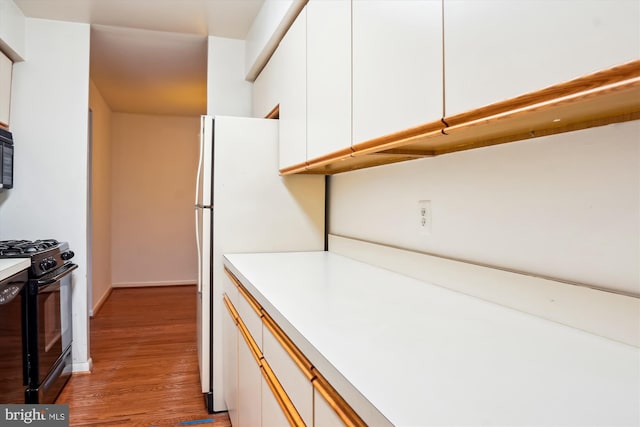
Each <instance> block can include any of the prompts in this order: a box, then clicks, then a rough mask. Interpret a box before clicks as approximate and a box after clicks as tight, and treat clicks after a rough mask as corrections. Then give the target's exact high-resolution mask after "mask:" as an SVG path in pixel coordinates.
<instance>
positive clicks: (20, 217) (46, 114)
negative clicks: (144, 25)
mask: <svg viewBox="0 0 640 427" xmlns="http://www.w3.org/2000/svg"><path fill="white" fill-rule="evenodd" d="M26 46H27V50H28V52H29V55H28V59H27V61H25V62H20V63H16V64H15V65H14V69H13V83H12V85H13V87H12V93H11V98H12V100H11V102H12V110H11V130H12V131H13V135H14V140H15V177H14V178H15V182H14V188H13V189H12V190H10V191H7V192H5V193H6V195H4V196H3V197H4V201H3V202H2V201H0V203H1V204H0V221H1V222H2V229H1V230H0V232H1V235H0V237H1V238H3V239H8V238H20V239H43V238H55V239H58V240H62V241H68V242H69V245H70V247H71V249H72V250H73V251H74V252H75V254H76V256H75V258H74V261H75V262H76V263H77V264H78V265H79V268H78V269H77V270H76V271H75V272H74V273H73V310H74V312H73V362H74V370H88V369H89V367H90V361H89V348H88V347H89V340H88V329H87V322H88V310H87V278H86V266H87V134H88V132H87V125H88V107H89V25H86V24H76V23H68V22H57V21H47V20H41V19H32V18H27V19H26Z"/></svg>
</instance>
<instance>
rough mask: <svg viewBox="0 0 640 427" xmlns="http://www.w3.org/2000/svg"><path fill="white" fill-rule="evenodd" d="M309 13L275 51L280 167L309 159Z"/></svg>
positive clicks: (292, 27)
mask: <svg viewBox="0 0 640 427" xmlns="http://www.w3.org/2000/svg"><path fill="white" fill-rule="evenodd" d="M306 32H307V12H306V9H303V10H302V11H301V12H300V14H299V15H298V17H297V19H296V20H295V21H294V23H293V24H292V25H291V27H290V28H289V31H287V34H286V35H285V36H284V38H283V39H282V41H281V42H280V46H279V47H278V51H277V52H276V55H277V61H278V69H279V71H280V72H279V73H278V90H279V91H280V154H279V158H280V168H284V167H287V166H293V165H296V164H299V163H303V162H305V161H306V160H307V80H306V79H307V62H306V58H307V45H306V43H307V36H306Z"/></svg>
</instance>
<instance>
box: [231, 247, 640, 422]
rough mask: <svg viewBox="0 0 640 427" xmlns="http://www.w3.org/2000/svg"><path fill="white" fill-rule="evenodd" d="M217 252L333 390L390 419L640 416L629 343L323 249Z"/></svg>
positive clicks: (639, 364)
mask: <svg viewBox="0 0 640 427" xmlns="http://www.w3.org/2000/svg"><path fill="white" fill-rule="evenodd" d="M225 263H226V265H227V266H228V267H229V268H230V270H231V271H233V272H234V274H236V276H237V277H238V278H239V279H240V280H241V281H242V282H243V284H244V285H245V286H246V287H247V289H248V290H249V291H250V292H251V293H252V294H253V295H254V296H255V297H256V299H257V300H258V302H260V304H262V306H263V307H264V308H265V310H266V311H267V312H269V314H270V315H271V316H272V317H273V318H274V320H276V322H278V324H279V325H280V327H281V328H282V329H283V330H284V331H285V332H286V333H287V334H288V335H289V336H290V337H291V339H293V341H294V342H295V343H296V344H297V345H298V346H299V347H300V349H301V350H302V351H303V352H304V353H305V355H306V356H307V357H308V358H309V359H310V361H311V362H312V363H314V365H315V366H316V367H317V368H318V369H319V370H320V372H322V373H323V375H324V376H325V377H326V378H327V379H328V380H329V381H330V382H331V383H332V384H333V385H334V387H335V388H336V389H337V391H338V392H340V393H341V394H342V395H343V396H344V397H345V398H346V399H347V400H354V401H355V402H356V406H360V408H363V407H364V406H362V405H360V404H358V403H357V402H358V400H360V401H363V398H364V399H366V400H367V401H368V402H370V403H371V404H372V405H373V406H374V407H375V408H377V410H378V411H379V412H380V413H381V414H382V415H384V417H386V418H387V419H388V420H389V421H390V422H391V423H392V424H394V425H397V426H427V425H463V424H464V425H524V424H526V425H536V426H539V425H549V426H551V425H554V426H557V425H574V426H578V425H579V426H585V425H639V424H640V404H639V402H640V350H639V349H638V348H636V347H632V346H629V345H625V344H621V343H619V342H615V341H611V340H608V339H605V338H602V337H599V336H596V335H592V334H589V333H587V332H583V331H580V330H577V329H573V328H570V327H567V326H563V325H560V324H557V323H554V322H551V321H548V320H544V319H541V318H538V317H535V316H532V315H529V314H525V313H522V312H519V311H516V310H513V309H509V308H505V307H502V306H499V305H496V304H492V303H490V302H486V301H483V300H479V299H476V298H474V297H470V296H467V295H463V294H460V293H456V292H453V291H450V290H448V289H444V288H441V287H438V286H434V285H431V284H428V283H425V282H422V281H418V280H415V279H411V278H408V277H406V276H402V275H399V274H396V273H392V272H390V271H387V270H383V269H380V268H377V267H374V266H371V265H368V264H364V263H361V262H357V261H353V260H351V259H348V258H345V257H342V256H339V255H336V254H332V253H328V252H305V253H275V254H232V255H226V260H225ZM356 406H354V409H356V410H358V409H359V408H358V407H356ZM372 419H374V418H372ZM365 420H366V419H365Z"/></svg>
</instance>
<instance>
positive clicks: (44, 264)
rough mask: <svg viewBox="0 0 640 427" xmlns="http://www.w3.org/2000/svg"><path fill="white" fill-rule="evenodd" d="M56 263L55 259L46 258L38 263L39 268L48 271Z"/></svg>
mask: <svg viewBox="0 0 640 427" xmlns="http://www.w3.org/2000/svg"><path fill="white" fill-rule="evenodd" d="M57 264H58V263H57V262H56V260H55V259H53V258H47V259H45V260H42V262H41V263H40V268H41V269H43V270H49V269H51V268H53V267H55V266H56V265H57Z"/></svg>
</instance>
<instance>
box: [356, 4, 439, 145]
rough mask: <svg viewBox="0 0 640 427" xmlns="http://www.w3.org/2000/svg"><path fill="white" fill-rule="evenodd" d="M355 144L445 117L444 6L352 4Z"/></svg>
mask: <svg viewBox="0 0 640 427" xmlns="http://www.w3.org/2000/svg"><path fill="white" fill-rule="evenodd" d="M352 84H353V143H354V144H357V143H359V142H363V141H367V140H370V139H373V138H376V137H380V136H383V135H386V134H390V133H393V132H397V131H400V130H403V129H405V128H408V127H412V126H416V125H420V124H423V123H425V122H428V121H432V120H438V119H440V118H441V117H442V100H443V99H442V96H443V95H442V2H441V1H439V0H421V1H416V0H357V1H354V2H353V83H352Z"/></svg>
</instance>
